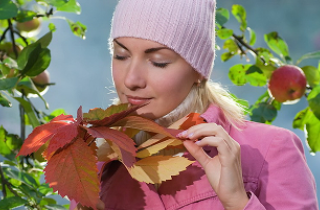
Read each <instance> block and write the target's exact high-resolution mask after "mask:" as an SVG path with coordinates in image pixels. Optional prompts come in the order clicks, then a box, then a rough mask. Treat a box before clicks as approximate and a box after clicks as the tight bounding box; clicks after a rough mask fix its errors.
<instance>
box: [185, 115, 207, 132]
mask: <svg viewBox="0 0 320 210" xmlns="http://www.w3.org/2000/svg"><path fill="white" fill-rule="evenodd" d="M200 123H206V121H205V119H204V118H202V117H201V116H200V114H199V113H190V114H189V115H188V116H187V119H186V120H185V121H184V122H183V123H182V125H180V127H179V129H181V130H187V129H188V128H190V127H191V126H194V125H197V124H200Z"/></svg>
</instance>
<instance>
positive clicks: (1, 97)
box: [0, 93, 12, 107]
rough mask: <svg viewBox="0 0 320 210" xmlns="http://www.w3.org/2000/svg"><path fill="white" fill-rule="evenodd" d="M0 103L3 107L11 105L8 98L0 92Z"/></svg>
mask: <svg viewBox="0 0 320 210" xmlns="http://www.w3.org/2000/svg"><path fill="white" fill-rule="evenodd" d="M0 104H1V106H3V107H11V106H12V103H11V102H10V101H9V100H8V98H7V97H6V96H5V95H3V94H1V93H0Z"/></svg>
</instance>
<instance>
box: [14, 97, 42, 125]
mask: <svg viewBox="0 0 320 210" xmlns="http://www.w3.org/2000/svg"><path fill="white" fill-rule="evenodd" d="M14 98H15V99H16V100H17V101H18V102H19V103H20V104H21V105H22V107H23V109H24V111H25V112H26V114H27V115H28V117H29V121H30V123H31V125H32V127H33V128H35V127H37V126H39V125H40V123H39V120H38V118H37V116H36V115H35V113H34V110H33V109H32V106H31V104H30V103H29V102H28V101H26V100H24V99H23V98H18V97H14Z"/></svg>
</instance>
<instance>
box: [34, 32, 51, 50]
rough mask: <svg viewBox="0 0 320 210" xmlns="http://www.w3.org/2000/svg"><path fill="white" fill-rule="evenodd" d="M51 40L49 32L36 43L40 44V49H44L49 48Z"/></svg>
mask: <svg viewBox="0 0 320 210" xmlns="http://www.w3.org/2000/svg"><path fill="white" fill-rule="evenodd" d="M51 40H52V32H51V31H49V32H48V33H46V34H45V35H43V36H42V37H41V38H40V39H39V40H38V41H37V42H36V43H40V44H41V47H42V48H46V47H48V46H49V44H50V43H51Z"/></svg>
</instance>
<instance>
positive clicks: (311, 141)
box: [306, 110, 320, 153]
mask: <svg viewBox="0 0 320 210" xmlns="http://www.w3.org/2000/svg"><path fill="white" fill-rule="evenodd" d="M307 115H308V116H307V120H306V131H307V133H306V137H307V142H308V145H309V147H310V152H313V153H314V152H319V151H320V141H319V139H320V120H319V119H318V118H317V117H316V116H315V115H314V114H313V113H312V112H311V111H310V110H309V111H308V113H307Z"/></svg>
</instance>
